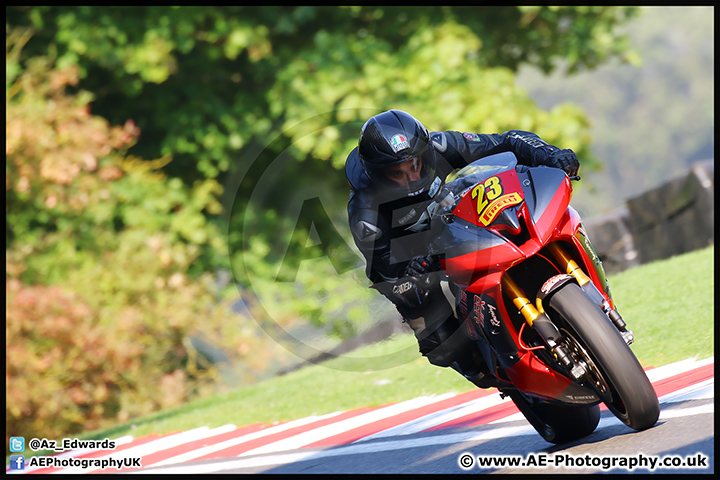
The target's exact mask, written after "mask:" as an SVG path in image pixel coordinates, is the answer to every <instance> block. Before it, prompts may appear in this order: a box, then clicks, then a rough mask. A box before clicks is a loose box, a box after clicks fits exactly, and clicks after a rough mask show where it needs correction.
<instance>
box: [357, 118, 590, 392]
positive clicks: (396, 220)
mask: <svg viewBox="0 0 720 480" xmlns="http://www.w3.org/2000/svg"><path fill="white" fill-rule="evenodd" d="M507 151H510V152H512V153H514V154H515V155H516V157H517V159H518V162H519V163H520V164H523V165H526V166H529V167H536V166H548V167H554V168H560V169H562V170H564V171H565V172H566V173H567V174H568V175H569V176H575V175H577V171H578V168H579V161H578V159H577V156H576V155H575V153H574V152H573V151H572V150H570V149H560V148H558V147H555V146H553V145H549V144H548V143H546V142H545V141H543V140H542V139H540V137H538V136H537V135H536V134H534V133H531V132H527V131H522V130H510V131H507V132H505V133H502V134H497V133H494V134H480V133H461V132H457V131H443V132H429V131H428V130H427V128H425V126H424V125H423V124H422V123H420V122H419V121H418V120H416V119H415V118H414V117H413V116H412V115H410V114H408V113H406V112H404V111H401V110H388V111H386V112H382V113H380V114H377V115H375V116H373V117H371V118H370V119H368V121H367V122H366V123H365V124H364V125H363V127H362V130H361V135H360V139H359V142H358V146H357V147H356V148H354V149H353V150H352V151H351V152H350V154H349V155H348V158H347V160H346V163H345V173H346V176H347V179H348V182H349V184H350V188H351V192H350V197H349V201H348V218H349V223H350V229H351V231H352V234H353V238H354V241H355V244H356V245H357V247H358V249H359V250H360V251H361V252H362V254H363V256H364V257H365V260H366V275H367V277H368V278H369V279H370V281H371V282H373V285H372V287H373V288H375V289H377V290H378V291H379V292H380V293H382V294H383V295H384V296H385V297H387V298H388V299H389V300H390V301H391V302H392V303H393V304H394V305H395V307H396V308H397V310H398V312H399V313H400V315H401V316H402V317H403V321H404V322H407V323H408V324H409V325H410V327H411V328H412V330H413V332H414V334H415V337H416V339H417V340H418V345H419V350H420V353H421V354H422V355H423V356H425V357H427V358H428V361H429V362H430V363H431V364H433V365H436V366H440V367H451V368H453V369H455V370H456V371H458V372H459V373H460V374H462V375H463V376H464V377H465V378H467V379H468V380H470V381H471V382H473V383H474V384H475V385H477V386H479V387H481V388H488V387H491V386H496V380H495V379H494V377H493V376H492V375H488V367H487V366H486V365H485V362H484V360H483V358H482V355H481V354H480V352H479V350H478V348H477V346H475V345H474V343H473V341H472V340H471V339H470V338H469V337H467V336H466V335H465V334H464V333H463V332H462V329H460V328H459V326H460V324H461V323H460V322H459V321H458V318H457V314H456V313H455V302H456V296H457V291H458V287H457V286H455V285H454V284H453V283H452V282H451V281H449V279H448V278H447V277H446V276H445V275H443V274H437V273H435V272H437V271H438V270H440V264H439V259H438V258H437V256H435V255H429V253H428V248H427V247H428V242H430V241H431V238H430V237H429V236H424V235H423V234H424V233H427V232H426V231H425V230H426V229H425V228H424V227H425V226H426V225H424V224H423V215H422V213H423V212H424V210H425V208H426V206H427V205H429V204H430V203H431V202H433V201H437V202H440V204H441V205H442V202H443V201H444V199H443V197H444V196H445V195H446V194H447V192H446V191H445V190H444V189H443V185H444V182H445V179H446V177H447V176H448V175H449V174H450V173H451V172H453V171H454V170H456V169H458V168H462V167H464V166H466V165H467V164H469V163H472V162H473V161H475V160H478V159H481V158H483V157H486V156H489V155H493V154H496V153H500V152H507ZM438 275H439V276H438Z"/></svg>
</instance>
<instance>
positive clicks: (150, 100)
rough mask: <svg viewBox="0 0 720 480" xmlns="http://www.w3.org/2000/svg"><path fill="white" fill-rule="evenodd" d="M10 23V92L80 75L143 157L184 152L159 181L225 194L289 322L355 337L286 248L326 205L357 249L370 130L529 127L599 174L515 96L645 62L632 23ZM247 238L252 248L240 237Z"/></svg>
mask: <svg viewBox="0 0 720 480" xmlns="http://www.w3.org/2000/svg"><path fill="white" fill-rule="evenodd" d="M6 13H7V20H6V22H7V25H9V26H13V27H24V28H28V29H30V30H31V31H32V32H33V35H32V37H31V38H30V39H29V40H28V41H27V45H26V46H25V48H24V49H23V50H22V53H21V54H20V55H19V56H18V59H17V62H15V63H14V64H13V65H11V66H10V67H8V75H9V77H8V78H10V77H11V76H12V75H14V74H15V73H16V72H18V71H21V70H22V69H23V68H25V66H26V64H27V62H28V61H29V59H30V58H32V57H35V56H37V55H45V54H50V55H53V56H55V57H56V58H57V61H58V65H59V66H61V67H65V66H69V65H75V66H77V67H78V68H79V77H80V80H79V83H78V85H77V88H78V89H82V90H84V91H89V92H92V94H93V101H92V105H93V112H94V113H95V114H97V115H100V116H102V117H104V118H106V119H108V120H109V121H110V122H111V123H112V124H122V123H124V122H125V121H126V119H128V118H132V119H134V120H135V122H136V123H137V126H138V127H139V129H140V131H142V136H141V137H140V138H139V140H138V142H137V143H136V144H135V145H134V146H132V147H131V148H130V150H129V152H130V153H132V154H135V155H137V156H139V157H141V158H162V157H164V156H165V155H172V157H173V161H172V162H170V163H168V164H167V165H165V166H163V167H162V172H163V173H164V174H165V175H167V176H168V178H175V179H179V180H181V181H182V182H181V183H182V184H183V185H185V186H187V187H189V188H196V186H197V185H204V186H205V190H202V191H203V192H205V193H206V195H210V196H218V197H219V198H220V203H221V204H222V206H223V208H224V209H223V212H224V214H225V215H224V216H222V217H215V218H212V217H213V216H214V215H216V214H217V213H218V211H217V209H216V210H214V211H213V210H212V209H210V208H204V209H203V213H204V214H205V215H207V216H208V217H211V218H212V221H213V222H215V223H216V224H217V225H218V226H219V227H220V229H221V231H222V230H225V229H227V230H228V242H229V248H230V251H231V252H241V253H242V256H243V259H240V260H237V259H236V258H232V259H231V261H232V262H233V266H234V271H235V272H236V273H237V274H238V275H239V277H238V278H237V280H239V281H241V282H242V283H244V284H245V285H249V284H250V283H251V277H254V278H256V279H257V280H258V282H259V283H262V284H263V285H264V286H262V287H258V282H256V283H254V286H255V287H256V288H262V289H263V290H265V291H269V292H272V295H274V296H275V298H279V297H281V296H282V295H290V293H289V292H290V291H293V292H294V294H295V295H298V296H299V297H298V298H296V301H287V302H285V301H276V302H274V303H275V304H278V305H281V307H279V308H283V309H285V311H286V312H288V317H291V316H296V315H297V314H298V313H300V314H301V315H303V316H305V317H306V318H310V319H312V320H314V321H315V322H316V323H318V324H323V323H327V322H329V323H334V326H335V330H336V331H337V332H345V333H348V332H350V331H352V328H350V325H351V324H350V323H348V322H347V320H346V317H347V318H357V317H358V316H360V314H359V313H357V312H356V313H347V312H345V313H347V315H345V313H344V314H343V316H337V315H331V314H330V313H329V312H328V309H329V308H331V307H330V305H332V310H331V311H332V312H336V311H337V309H341V310H344V305H346V304H347V302H346V301H345V300H344V298H345V297H343V296H342V295H339V293H340V292H338V288H339V287H338V283H340V284H341V283H342V282H337V281H332V279H333V278H334V274H336V273H337V271H336V270H335V268H334V267H335V266H333V265H331V264H329V263H328V262H325V263H324V264H323V265H324V266H320V265H315V264H314V263H313V262H312V261H308V262H302V263H301V265H304V266H309V265H314V267H313V268H317V270H316V271H315V272H314V273H313V274H311V275H310V276H309V277H307V278H306V277H305V276H304V275H303V273H302V272H299V275H298V277H297V278H298V282H299V283H300V286H297V285H295V286H292V285H282V284H278V282H276V281H275V280H276V279H277V278H278V271H279V270H280V268H281V265H282V264H283V259H284V257H285V256H286V255H287V254H288V253H287V252H289V251H290V252H300V253H302V254H304V253H307V252H308V248H306V247H307V245H299V246H297V245H296V247H298V248H294V249H293V248H288V243H289V242H290V241H291V239H295V241H296V242H299V241H303V240H307V239H310V238H311V237H312V236H311V235H310V232H308V234H307V235H294V234H293V233H294V228H295V226H296V225H297V223H298V222H297V216H298V215H299V212H300V210H301V207H302V205H303V204H304V201H305V200H308V199H312V198H314V197H317V198H321V200H322V201H321V202H320V203H322V205H324V206H325V210H326V212H325V214H326V216H327V217H329V219H330V220H331V221H332V222H333V224H334V225H336V230H337V231H338V232H339V234H340V236H341V237H343V238H345V239H349V233H348V231H347V227H346V226H344V223H345V222H344V220H343V215H344V205H343V203H344V201H345V200H346V195H347V186H346V183H345V178H344V175H343V173H342V170H341V169H342V165H343V163H344V161H345V157H346V155H347V153H348V152H349V151H350V150H351V149H352V147H353V146H354V145H355V144H356V142H357V137H358V134H359V130H360V126H361V125H362V123H363V122H364V120H365V119H366V118H367V117H368V116H370V115H371V114H373V113H377V112H379V111H381V110H384V109H387V108H402V109H405V110H408V111H410V112H412V113H413V114H414V115H415V116H417V117H418V118H419V119H421V120H422V121H423V122H425V123H426V125H427V126H428V127H429V128H430V129H432V130H444V129H455V130H464V131H482V132H498V131H504V130H508V129H511V128H520V129H526V130H532V131H535V132H537V133H538V134H540V135H541V136H542V137H543V138H544V139H546V140H547V141H548V142H550V143H553V144H556V145H561V146H563V147H569V148H573V149H575V150H576V151H578V153H579V154H580V155H582V156H583V157H585V158H586V159H587V160H586V162H585V168H587V169H591V168H593V167H597V162H595V163H593V162H594V161H593V159H592V157H591V156H590V155H589V151H588V149H587V146H588V144H589V141H590V139H589V136H588V124H587V120H586V119H585V117H584V115H583V113H582V112H581V111H580V110H579V109H578V108H576V107H574V106H572V105H570V104H563V105H559V106H557V107H555V108H553V109H552V110H550V111H542V110H540V109H538V108H537V107H536V106H535V104H534V103H533V102H532V101H531V100H530V99H529V98H528V96H527V95H526V94H525V92H524V91H522V90H520V89H518V88H517V87H515V85H514V83H513V82H514V72H515V71H516V70H517V68H518V67H519V66H520V65H522V64H530V65H535V66H538V67H539V68H541V69H543V70H544V71H548V72H549V71H552V70H553V69H554V68H555V65H556V63H557V61H558V60H559V59H565V60H566V61H567V62H568V63H569V65H570V68H571V70H582V69H585V68H593V67H595V66H596V65H598V64H600V63H601V62H604V61H606V60H608V59H610V58H622V59H626V60H627V59H632V56H631V55H630V53H631V51H630V50H629V45H628V42H627V38H626V37H622V36H618V35H615V34H614V29H615V27H616V26H618V25H621V24H623V23H624V22H625V21H627V19H629V18H631V17H632V16H633V15H634V13H635V9H634V8H624V7H583V6H578V7H554V6H525V7H516V6H509V7H422V8H407V7H376V6H369V7H357V6H352V7H315V6H301V7H207V6H203V7H87V6H86V7H64V6H42V7H26V6H17V7H8V8H7V9H6ZM281 154H282V155H285V156H286V157H287V161H286V162H285V163H283V171H281V172H277V169H276V168H273V170H274V171H275V172H274V173H276V174H277V176H278V178H276V180H275V183H273V185H272V186H273V191H272V193H273V194H272V195H265V196H263V198H262V199H261V201H260V200H258V201H255V202H254V203H253V204H252V206H251V208H249V209H248V208H247V206H248V204H249V202H250V199H251V197H252V194H253V192H255V193H256V191H257V188H256V186H257V185H259V184H261V183H262V180H263V175H266V174H267V173H268V171H266V169H264V168H253V167H254V166H256V165H258V164H263V166H264V165H270V164H273V162H275V161H276V160H277V159H278V158H280V157H281ZM172 185H176V186H177V187H178V188H179V185H178V184H175V183H172ZM218 185H222V187H223V188H222V191H223V194H222V196H220V194H219V192H220V188H218ZM238 187H239V189H238ZM308 188H310V189H311V190H313V191H314V192H315V193H313V194H312V195H314V197H313V196H308V195H311V192H307V191H306V190H307V189H308ZM300 191H302V192H304V193H306V194H307V195H306V196H305V198H302V197H301V196H300V193H302V192H300ZM148 201H149V202H152V201H155V200H148ZM157 201H160V200H157ZM315 204H317V203H315ZM208 205H209V204H208ZM328 205H329V206H332V207H333V208H328ZM305 211H308V212H309V211H310V210H305ZM317 218H319V217H317ZM179 223H182V224H183V227H184V228H185V229H186V230H198V229H199V230H203V229H204V228H205V227H202V226H201V225H200V224H199V223H194V224H193V223H187V222H179ZM307 224H308V225H312V222H309V223H307ZM243 225H244V226H245V227H244V228H243ZM10 228H11V229H12V228H14V227H10ZM241 230H242V231H244V232H247V231H248V230H251V231H252V232H253V233H254V234H253V236H252V237H253V238H252V239H243V236H242V235H240V234H239V233H238V232H239V231H241ZM320 231H322V229H321V230H320ZM198 235H199V236H202V235H204V234H203V233H198ZM333 238H337V237H335V236H333ZM347 241H348V243H351V242H350V241H349V240H347ZM250 242H252V244H251V243H250ZM316 244H317V242H316ZM198 245H199V253H198V256H197V258H196V260H195V262H194V263H193V265H192V272H194V273H195V274H199V273H200V272H204V271H212V270H213V269H216V268H218V267H223V268H227V267H228V259H227V258H225V257H224V255H222V253H223V252H222V251H221V250H218V249H215V248H212V246H211V244H210V243H209V242H199V243H198ZM319 245H320V248H325V247H326V246H324V245H323V244H322V243H321V242H320V244H319ZM309 248H315V247H309ZM340 248H344V247H342V246H340ZM292 254H293V253H291V255H292ZM313 255H316V254H313ZM340 257H341V255H338V258H340ZM342 257H343V259H344V261H345V263H348V262H349V263H350V264H352V263H353V262H352V258H351V257H350V256H348V255H344V256H342ZM307 258H310V257H307ZM313 258H315V257H313ZM319 260H320V263H322V259H319ZM238 262H241V263H242V264H243V265H241V266H238ZM296 263H297V262H296ZM315 263H318V262H315ZM243 272H245V274H243ZM358 281H359V280H358ZM263 282H265V283H263ZM318 282H319V283H321V284H322V285H317V283H318ZM286 287H287V288H286ZM285 290H287V292H285V293H283V292H284V291H285ZM351 292H353V293H351V294H349V295H351V296H353V297H355V298H362V296H361V295H360V294H358V293H356V292H355V290H352V289H351ZM330 299H335V300H336V301H337V303H334V302H329V301H328V300H330ZM298 302H299V303H298ZM274 316H275V317H277V315H274Z"/></svg>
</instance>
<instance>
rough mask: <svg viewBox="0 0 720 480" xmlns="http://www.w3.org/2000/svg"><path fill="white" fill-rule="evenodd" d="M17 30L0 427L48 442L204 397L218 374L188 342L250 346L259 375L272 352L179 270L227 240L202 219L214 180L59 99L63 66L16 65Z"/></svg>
mask: <svg viewBox="0 0 720 480" xmlns="http://www.w3.org/2000/svg"><path fill="white" fill-rule="evenodd" d="M27 38H28V35H27V32H23V31H21V30H13V31H11V32H9V35H8V38H7V44H6V46H7V55H6V61H7V65H8V66H9V68H8V72H13V73H9V74H8V78H7V92H6V102H7V103H6V106H7V112H6V147H5V148H6V167H5V168H6V170H5V173H6V184H5V186H6V197H5V198H6V221H7V227H6V242H7V246H6V297H7V300H6V314H7V321H6V348H7V356H6V360H7V362H6V363H7V365H6V381H7V403H8V408H7V410H6V425H7V426H8V429H9V430H11V431H22V432H25V434H26V435H28V436H38V437H40V436H46V437H56V438H57V437H62V436H66V435H68V434H70V433H75V432H78V431H82V430H88V429H93V428H98V427H99V426H102V425H105V424H106V423H107V422H108V421H109V422H116V421H118V420H127V419H129V418H130V417H132V416H135V415H140V414H145V413H149V412H151V411H153V410H155V409H158V408H162V407H169V406H173V405H177V404H180V403H182V402H184V401H186V400H187V399H189V398H192V397H195V396H198V395H201V394H202V393H203V392H207V391H209V390H210V389H211V385H212V382H213V381H214V380H215V379H216V377H217V374H218V371H217V368H216V366H214V365H212V364H210V362H208V361H207V359H205V358H203V357H202V355H200V354H199V353H198V352H197V351H196V349H195V348H194V346H193V343H192V341H191V337H193V336H195V337H201V338H206V339H208V340H209V341H212V342H213V343H214V344H215V345H217V346H218V347H222V348H223V349H224V351H225V352H226V354H227V357H228V358H229V359H238V358H247V356H248V353H249V352H250V351H253V355H252V358H250V359H249V361H248V366H249V368H248V376H250V377H252V375H253V373H255V374H259V373H260V372H261V371H262V369H263V368H265V366H266V364H267V362H268V361H269V359H270V358H269V356H270V355H271V353H270V351H268V350H267V349H266V348H265V346H263V347H258V346H256V344H257V339H256V338H255V337H254V334H255V332H254V330H253V329H252V328H248V323H250V327H252V326H254V324H252V323H251V322H250V321H249V320H247V319H246V322H245V323H242V322H241V321H240V319H239V318H238V317H237V316H236V315H233V314H232V312H230V310H229V308H228V305H227V304H222V303H220V302H218V295H217V291H216V286H215V284H214V281H213V279H212V278H211V277H210V276H209V275H207V274H205V275H202V276H199V277H195V278H192V279H191V277H190V275H189V271H190V267H191V265H192V264H193V262H195V261H196V259H197V257H198V255H199V251H200V249H201V246H203V245H206V244H207V245H210V247H211V248H213V249H217V250H222V249H223V248H225V242H224V239H223V238H222V236H220V235H219V233H218V230H217V228H216V227H215V226H213V225H211V224H209V222H208V220H207V218H206V216H205V215H204V213H203V212H204V211H208V212H210V213H213V212H217V211H218V209H219V208H220V206H219V204H218V202H217V199H216V198H215V194H216V193H217V192H216V190H215V189H216V185H217V184H216V183H214V182H213V181H212V180H202V181H198V182H196V183H195V184H194V186H193V187H189V186H186V185H184V184H183V183H182V182H181V181H180V180H179V179H177V178H175V179H169V180H168V179H167V178H166V176H165V175H164V174H162V173H161V172H160V171H159V170H160V168H161V167H162V166H163V165H166V164H167V163H168V161H170V158H169V157H164V158H160V159H158V160H153V161H141V160H139V159H137V158H135V157H133V156H128V155H127V154H126V152H127V149H128V148H129V146H130V145H132V144H133V143H134V142H135V141H136V139H137V136H138V134H139V132H138V129H137V127H136V126H135V125H134V123H133V122H132V121H131V120H128V121H126V122H125V123H124V125H123V126H111V125H110V124H109V123H108V121H107V120H105V119H104V118H102V117H98V116H96V115H93V114H91V113H90V109H89V106H88V105H89V102H90V99H91V94H89V93H88V92H86V91H80V92H79V93H78V94H77V95H68V94H67V91H66V90H67V88H68V86H69V85H77V83H78V80H79V77H78V67H77V66H76V65H74V64H68V65H67V66H66V67H64V68H56V65H55V64H54V62H53V61H52V59H49V58H48V57H44V56H37V57H33V58H32V59H30V60H29V61H28V62H26V64H25V65H24V68H22V69H17V68H15V67H17V64H15V63H14V62H15V61H16V54H17V52H18V51H19V50H18V49H19V48H21V46H22V44H23V43H24V42H25V41H26V40H27ZM199 320H200V321H199ZM6 440H7V438H6Z"/></svg>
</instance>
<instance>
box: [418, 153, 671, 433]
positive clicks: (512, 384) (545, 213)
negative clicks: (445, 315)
mask: <svg viewBox="0 0 720 480" xmlns="http://www.w3.org/2000/svg"><path fill="white" fill-rule="evenodd" d="M578 179H579V177H578ZM443 188H445V189H446V190H447V192H443V196H445V194H446V193H448V192H449V193H452V195H451V196H449V197H448V196H445V201H444V202H443V204H444V208H443V207H441V206H440V204H434V206H433V207H431V208H430V209H429V213H430V219H431V221H430V230H431V231H432V232H433V237H434V238H435V240H434V242H433V244H432V245H431V253H434V254H436V255H438V256H439V257H440V259H441V262H440V263H441V266H442V269H443V271H444V273H445V275H447V276H448V277H449V278H450V279H451V280H452V281H453V282H454V283H455V284H456V285H457V286H458V287H459V288H460V291H459V295H458V301H457V305H456V314H457V316H458V318H459V319H460V321H462V322H464V328H465V329H466V333H467V334H468V335H469V336H470V337H471V338H473V339H474V340H476V342H477V345H478V346H479V348H480V351H481V352H482V355H483V358H484V359H485V362H486V363H487V365H488V366H489V367H490V371H491V373H492V374H493V375H495V377H497V380H498V383H499V390H500V391H501V393H502V394H503V395H508V396H510V398H511V399H512V400H513V402H514V403H515V404H516V405H517V407H518V408H519V409H520V411H521V412H522V413H523V415H524V416H525V418H527V420H528V421H529V422H530V423H531V424H532V426H533V427H534V428H535V429H536V430H537V431H538V433H540V435H541V436H542V437H543V438H544V439H545V440H547V441H548V442H552V443H563V442H568V441H571V440H575V439H578V438H581V437H584V436H586V435H589V434H590V433H592V432H593V431H594V430H595V428H596V427H597V424H598V422H599V419H600V407H599V404H600V403H601V402H602V403H604V404H605V405H607V408H608V409H609V410H610V411H611V412H612V413H613V414H615V416H617V417H618V418H619V419H620V420H621V421H622V422H623V423H625V424H626V425H628V426H629V427H631V428H633V429H636V430H643V429H647V428H650V427H652V426H653V425H654V424H655V423H656V422H657V419H658V416H659V414H660V406H659V403H658V399H657V396H656V394H655V391H654V390H653V387H652V385H651V384H650V381H649V380H648V378H647V376H646V375H645V372H644V371H643V369H642V367H641V366H640V363H639V362H638V360H637V358H636V357H635V355H634V354H633V352H632V351H631V350H630V347H629V345H630V344H631V343H632V341H633V334H632V332H631V331H629V330H628V329H627V328H626V324H625V322H624V321H623V319H622V317H621V316H620V315H619V314H618V312H617V310H616V308H615V305H614V303H613V300H612V297H611V295H610V289H609V287H608V284H607V280H606V279H605V275H604V272H603V269H602V266H601V264H600V259H599V258H598V256H597V254H596V253H595V251H594V249H593V247H592V245H591V244H590V242H589V240H588V238H587V234H586V232H585V229H584V228H583V224H582V222H581V219H580V216H579V215H578V213H577V212H576V211H575V210H574V209H573V208H572V207H570V205H569V203H570V198H571V196H572V186H571V179H570V178H569V177H568V176H567V175H566V174H565V173H564V172H563V171H562V170H560V169H557V168H549V167H533V168H530V167H525V166H520V165H518V164H517V160H516V158H515V156H514V155H513V154H512V153H501V154H497V155H493V156H490V157H486V158H483V159H481V160H478V161H476V162H474V163H472V164H470V165H468V166H466V167H465V168H463V169H462V170H460V171H459V172H458V173H457V174H455V176H454V178H453V179H452V180H451V181H449V182H448V183H447V184H446V185H445V187H443ZM448 198H449V199H450V200H451V201H450V202H448V201H447V199H448Z"/></svg>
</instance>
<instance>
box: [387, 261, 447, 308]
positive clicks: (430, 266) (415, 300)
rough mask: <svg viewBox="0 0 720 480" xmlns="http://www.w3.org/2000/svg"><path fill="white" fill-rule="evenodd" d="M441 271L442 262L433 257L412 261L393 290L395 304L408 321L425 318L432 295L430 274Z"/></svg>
mask: <svg viewBox="0 0 720 480" xmlns="http://www.w3.org/2000/svg"><path fill="white" fill-rule="evenodd" d="M439 269H440V261H439V260H438V259H437V257H433V256H432V255H427V256H417V257H414V258H413V259H412V260H410V263H408V265H407V267H405V273H404V274H403V277H402V278H400V279H399V280H398V281H397V283H396V284H395V285H394V286H393V288H392V293H393V297H394V301H393V303H394V304H395V306H396V307H397V309H398V311H399V312H400V314H401V315H402V316H403V317H405V318H406V319H413V318H418V317H422V316H423V310H424V308H425V303H426V300H427V298H428V295H429V294H430V283H431V281H430V278H429V277H428V274H429V273H432V272H434V271H437V270H439Z"/></svg>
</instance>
